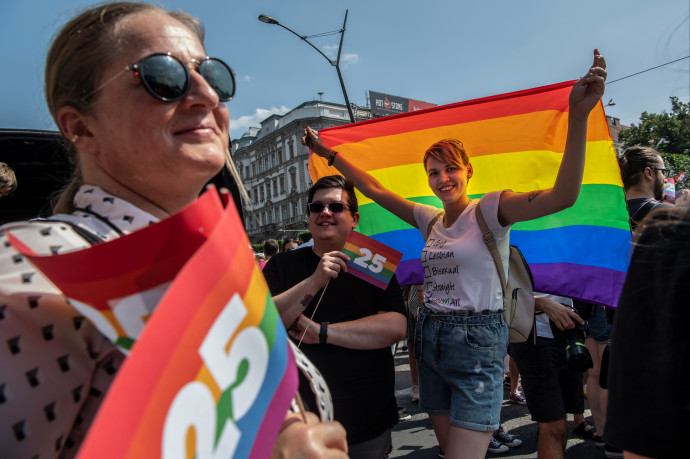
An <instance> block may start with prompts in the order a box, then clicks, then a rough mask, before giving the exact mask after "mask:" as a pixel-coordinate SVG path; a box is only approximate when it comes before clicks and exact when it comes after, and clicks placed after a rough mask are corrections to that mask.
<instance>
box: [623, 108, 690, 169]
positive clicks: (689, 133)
mask: <svg viewBox="0 0 690 459" xmlns="http://www.w3.org/2000/svg"><path fill="white" fill-rule="evenodd" d="M618 138H619V139H620V140H622V141H623V142H624V147H625V148H627V147H630V146H633V145H645V146H650V147H652V148H654V149H655V150H657V151H658V152H659V153H666V154H672V155H684V156H686V157H690V104H686V103H683V102H682V101H680V100H678V98H677V97H671V113H666V112H664V113H661V114H656V113H647V112H643V113H642V115H640V124H639V125H635V124H633V125H632V126H630V129H628V130H625V131H621V132H620V134H619V135H618ZM681 170H686V171H687V169H681Z"/></svg>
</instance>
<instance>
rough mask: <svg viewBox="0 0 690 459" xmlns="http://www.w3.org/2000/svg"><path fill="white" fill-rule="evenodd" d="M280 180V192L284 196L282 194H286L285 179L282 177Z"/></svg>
mask: <svg viewBox="0 0 690 459" xmlns="http://www.w3.org/2000/svg"><path fill="white" fill-rule="evenodd" d="M279 180H280V192H281V194H282V193H285V177H283V176H282V175H281V176H280V178H279Z"/></svg>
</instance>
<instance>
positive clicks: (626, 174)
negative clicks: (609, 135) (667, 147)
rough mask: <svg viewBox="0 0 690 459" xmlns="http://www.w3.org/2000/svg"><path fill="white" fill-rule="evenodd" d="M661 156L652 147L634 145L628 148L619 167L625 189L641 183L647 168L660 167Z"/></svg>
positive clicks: (620, 158)
mask: <svg viewBox="0 0 690 459" xmlns="http://www.w3.org/2000/svg"><path fill="white" fill-rule="evenodd" d="M661 160H662V159H661V155H660V154H659V152H658V151H656V150H655V149H653V148H650V147H643V146H641V145H634V146H632V147H629V148H626V149H625V151H624V152H623V153H621V155H620V156H619V157H618V166H619V167H620V169H621V179H622V180H623V188H624V189H625V190H626V191H627V190H628V189H629V188H631V187H633V186H635V185H637V184H638V183H640V179H641V172H643V171H644V170H645V168H647V167H651V168H654V167H659V163H660V161H661Z"/></svg>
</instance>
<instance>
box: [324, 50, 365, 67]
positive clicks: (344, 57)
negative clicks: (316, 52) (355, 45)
mask: <svg viewBox="0 0 690 459" xmlns="http://www.w3.org/2000/svg"><path fill="white" fill-rule="evenodd" d="M321 49H322V50H323V53H324V54H325V55H326V56H328V57H330V58H331V59H333V60H335V59H336V58H337V57H338V46H336V45H326V46H323V47H322V48H321ZM358 61H359V54H355V53H344V54H341V55H340V66H341V67H342V68H347V66H348V65H351V64H352V65H354V64H356V63H357V62H358Z"/></svg>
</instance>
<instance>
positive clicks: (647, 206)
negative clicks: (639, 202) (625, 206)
mask: <svg viewBox="0 0 690 459" xmlns="http://www.w3.org/2000/svg"><path fill="white" fill-rule="evenodd" d="M658 204H659V201H656V200H654V199H650V200H649V201H647V202H645V203H644V205H643V206H642V207H640V208H638V209H637V210H636V211H635V213H634V214H632V215H631V216H630V228H631V229H633V230H634V229H635V228H636V227H637V225H639V224H640V222H641V221H642V220H643V219H644V217H645V216H646V215H647V214H648V213H649V212H651V211H652V209H654V208H655V207H656V206H657V205H658ZM640 212H642V216H641V217H640V218H637V215H638V214H639V213H640Z"/></svg>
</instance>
